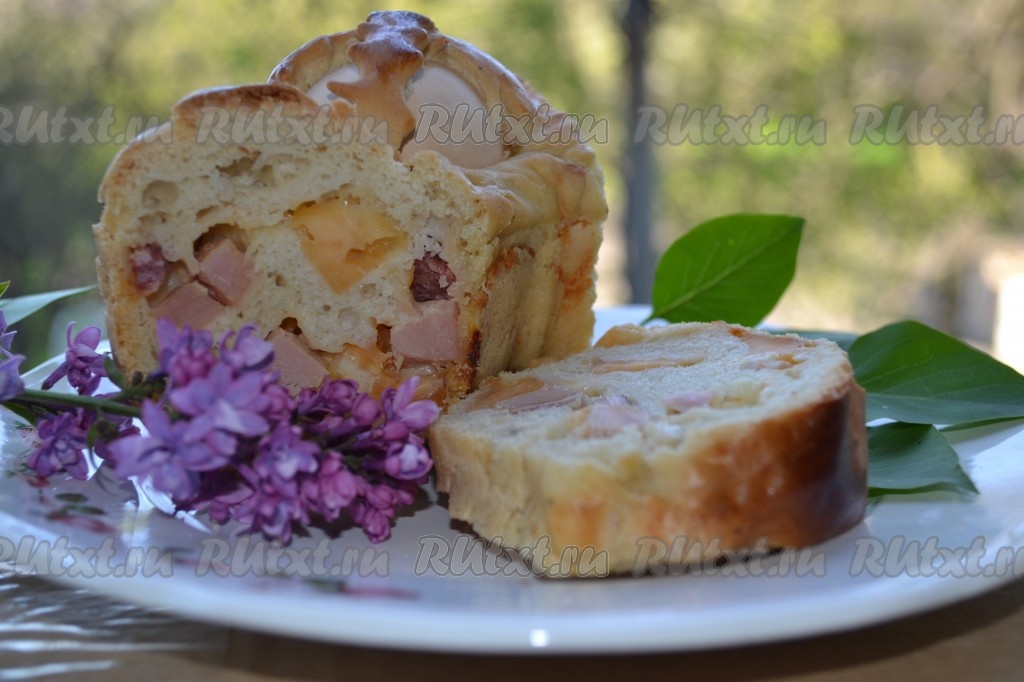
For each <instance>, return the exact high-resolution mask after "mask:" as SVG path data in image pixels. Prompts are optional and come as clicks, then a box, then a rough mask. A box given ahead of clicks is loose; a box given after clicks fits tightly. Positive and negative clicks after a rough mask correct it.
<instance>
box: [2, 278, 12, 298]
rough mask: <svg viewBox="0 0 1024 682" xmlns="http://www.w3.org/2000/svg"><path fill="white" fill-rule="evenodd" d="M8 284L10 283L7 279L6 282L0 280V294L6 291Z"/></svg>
mask: <svg viewBox="0 0 1024 682" xmlns="http://www.w3.org/2000/svg"><path fill="white" fill-rule="evenodd" d="M10 285H11V283H10V282H9V281H8V282H0V296H3V295H4V292H5V291H7V287H9V286H10Z"/></svg>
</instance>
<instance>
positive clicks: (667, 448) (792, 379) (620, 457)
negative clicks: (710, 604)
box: [429, 323, 867, 577]
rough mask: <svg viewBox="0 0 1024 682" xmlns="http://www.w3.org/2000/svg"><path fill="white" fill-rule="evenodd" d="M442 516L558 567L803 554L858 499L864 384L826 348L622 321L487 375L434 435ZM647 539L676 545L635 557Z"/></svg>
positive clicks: (849, 520) (598, 570)
mask: <svg viewBox="0 0 1024 682" xmlns="http://www.w3.org/2000/svg"><path fill="white" fill-rule="evenodd" d="M429 443H430V450H431V453H432V455H433V457H434V463H435V470H436V472H437V487H438V490H439V491H441V492H447V493H448V510H449V513H450V514H451V515H452V517H453V518H457V519H462V520H464V521H468V522H469V523H471V524H472V525H473V527H474V529H475V530H476V531H477V532H478V533H479V534H480V535H481V536H483V537H484V538H487V539H491V538H500V542H501V544H504V545H506V546H508V547H512V548H524V547H525V548H536V547H541V546H543V547H546V548H549V549H550V552H549V553H547V554H546V555H544V556H542V557H540V556H535V557H533V558H534V559H536V560H539V561H540V562H541V564H540V565H538V566H537V567H538V568H539V569H540V570H542V571H543V572H544V573H545V574H547V575H550V576H552V577H557V576H565V575H607V574H609V573H642V572H644V571H646V570H648V569H650V568H652V567H653V566H662V567H663V566H664V565H665V564H668V563H674V564H687V563H693V562H704V561H709V560H715V559H717V558H719V557H721V556H722V555H723V553H725V552H735V551H743V550H751V549H753V548H755V547H758V546H759V542H760V543H761V544H762V545H763V546H765V547H767V548H782V547H790V546H805V545H812V544H817V543H819V542H822V541H824V540H826V539H828V538H830V537H832V536H834V535H837V534H839V533H841V532H843V531H845V530H847V529H849V528H850V527H851V526H854V525H855V524H857V523H858V522H859V521H860V520H861V518H862V517H863V514H864V510H865V505H866V500H867V434H866V427H865V420H864V392H863V390H862V389H861V388H860V387H859V386H857V384H856V382H855V381H854V378H853V371H852V368H851V367H850V364H849V361H848V359H847V357H846V354H845V353H844V352H843V351H842V350H841V349H840V348H839V347H838V346H836V345H835V344H833V343H832V342H830V341H827V340H824V339H820V340H808V339H802V338H800V337H797V336H793V335H786V336H776V335H772V334H770V333H768V332H762V331H756V330H752V329H747V328H744V327H739V326H735V325H728V324H725V323H712V324H703V323H691V324H679V325H668V326H664V327H652V328H642V327H636V326H632V325H628V326H622V327H616V328H613V329H612V330H610V331H609V332H608V333H606V334H605V335H604V336H603V337H602V338H601V339H600V340H599V341H598V342H597V344H596V345H595V347H594V348H592V349H590V350H588V351H585V352H583V353H579V354H577V355H573V356H570V357H568V358H565V359H562V360H559V361H556V362H551V363H546V364H543V365H540V366H537V367H534V368H531V369H527V370H524V371H521V372H514V373H504V374H501V375H499V376H498V377H493V378H491V379H488V380H487V381H486V382H484V384H483V385H482V386H481V388H480V389H479V390H478V391H476V392H474V393H472V394H470V395H469V396H467V397H466V398H464V399H463V400H461V401H460V402H458V403H456V404H455V405H453V406H452V407H450V408H449V410H448V411H447V412H446V413H445V414H443V415H442V416H441V417H440V418H439V419H438V421H437V422H435V424H434V425H433V426H432V427H431V428H430V433H429ZM641 540H646V541H654V540H656V541H661V542H662V543H663V546H664V547H676V546H678V547H686V548H688V549H687V550H686V552H685V553H684V554H680V555H678V556H673V555H670V554H668V553H667V552H665V553H663V554H662V555H660V556H658V555H656V554H655V555H653V556H645V555H644V552H643V551H641Z"/></svg>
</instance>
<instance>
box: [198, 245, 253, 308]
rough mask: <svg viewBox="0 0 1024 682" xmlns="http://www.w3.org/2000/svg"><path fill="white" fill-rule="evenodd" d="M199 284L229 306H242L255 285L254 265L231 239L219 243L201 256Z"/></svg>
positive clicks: (207, 248) (208, 248)
mask: <svg viewBox="0 0 1024 682" xmlns="http://www.w3.org/2000/svg"><path fill="white" fill-rule="evenodd" d="M197 258H198V260H199V281H201V282H202V283H203V284H205V285H206V286H207V287H209V288H210V291H212V292H213V294H214V295H215V296H216V297H217V298H219V299H221V300H222V301H224V302H225V303H227V304H228V305H234V306H237V305H239V304H240V303H241V302H242V300H243V299H244V298H245V294H246V293H247V292H248V291H249V287H251V286H252V277H253V275H252V266H251V265H250V264H249V262H248V261H247V260H245V254H244V253H242V251H240V250H239V248H238V247H237V246H235V243H234V242H233V241H231V240H230V239H221V240H218V241H216V242H214V243H212V244H210V245H208V246H206V247H205V248H203V249H202V250H201V251H200V252H199V254H198V255H197Z"/></svg>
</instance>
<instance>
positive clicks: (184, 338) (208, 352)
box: [156, 319, 217, 386]
mask: <svg viewBox="0 0 1024 682" xmlns="http://www.w3.org/2000/svg"><path fill="white" fill-rule="evenodd" d="M156 340H157V360H158V361H159V363H160V371H161V372H162V373H163V374H164V375H166V376H167V378H168V380H169V382H170V385H171V386H184V385H186V384H188V383H189V382H190V381H192V379H195V378H199V377H205V376H206V374H207V372H209V371H210V368H211V367H213V366H214V364H216V362H217V358H216V357H215V356H214V354H213V335H212V334H211V333H210V332H208V331H202V330H200V331H195V332H193V331H192V329H191V328H189V327H185V328H183V329H180V330H179V329H178V328H177V327H176V326H175V325H174V323H173V322H171V321H170V320H163V319H161V320H158V321H157V323H156Z"/></svg>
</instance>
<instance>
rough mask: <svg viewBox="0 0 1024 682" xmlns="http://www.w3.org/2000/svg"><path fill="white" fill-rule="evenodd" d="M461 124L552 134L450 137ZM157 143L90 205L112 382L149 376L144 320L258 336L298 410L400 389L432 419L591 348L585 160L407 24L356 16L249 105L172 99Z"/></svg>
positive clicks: (590, 162)
mask: <svg viewBox="0 0 1024 682" xmlns="http://www.w3.org/2000/svg"><path fill="white" fill-rule="evenodd" d="M460 109H461V110H462V111H463V112H467V114H468V115H474V112H481V114H480V115H479V116H478V118H479V119H480V120H483V116H482V112H491V111H497V112H501V113H502V115H508V116H514V117H530V118H531V120H533V121H535V122H536V125H538V126H539V129H540V130H543V131H549V132H552V133H555V132H558V133H560V134H551V135H547V136H541V137H539V138H537V139H530V140H518V139H512V140H507V139H506V138H505V137H504V136H502V135H498V136H497V137H495V136H493V135H491V136H486V135H484V136H481V135H470V136H469V138H467V139H459V137H458V136H457V135H455V134H454V133H455V132H457V131H454V129H453V126H454V125H455V122H456V118H455V115H456V114H458V112H459V111H460ZM439 112H440V113H441V114H444V117H447V118H448V119H449V120H448V121H447V122H445V123H444V124H443V125H440V126H439V127H438V126H435V125H434V124H435V123H437V120H436V118H437V115H438V113H439ZM444 117H442V118H444ZM305 125H308V126H314V127H313V129H312V133H315V134H312V133H310V131H309V130H305V129H303V128H302V126H305ZM164 126H165V127H166V128H168V129H169V130H164V131H157V132H156V134H152V135H149V136H146V137H145V138H142V139H139V140H136V141H135V142H133V143H132V144H131V145H129V146H128V147H126V148H125V149H124V150H122V152H121V153H120V154H119V155H118V157H117V159H115V161H114V162H113V163H112V164H111V167H110V169H109V170H108V172H107V175H106V177H105V179H104V182H103V185H102V186H101V189H100V199H101V201H102V202H103V203H104V204H105V208H104V212H103V215H102V217H101V220H100V222H99V224H97V225H96V226H95V228H94V234H95V238H96V243H97V250H98V259H97V270H98V274H99V280H100V288H101V292H102V293H103V295H104V297H105V299H106V301H107V316H108V332H109V334H110V337H111V342H112V344H113V347H114V352H115V355H116V357H117V359H118V361H119V363H120V364H121V365H122V367H123V369H124V370H125V371H127V372H134V371H142V372H146V371H149V370H151V369H153V368H154V366H155V335H154V328H155V322H156V320H157V319H159V318H167V319H170V320H171V321H172V322H174V323H175V324H177V325H179V326H183V325H189V326H192V327H193V328H198V327H202V328H208V329H210V330H211V331H212V332H214V333H215V334H218V333H223V332H224V331H227V330H229V329H233V328H237V327H238V326H239V325H240V324H242V323H252V324H255V325H257V326H258V327H259V328H260V329H261V330H262V331H263V333H264V334H266V335H267V338H269V339H270V340H271V341H272V342H273V343H274V346H275V349H276V351H277V361H278V369H279V370H280V371H281V372H282V375H283V377H284V378H285V380H286V381H287V382H288V383H289V385H291V386H292V387H293V389H295V390H298V389H299V388H300V387H302V386H308V385H315V384H318V383H319V382H320V380H322V379H323V377H325V376H328V375H330V376H335V377H345V378H352V379H355V380H357V381H359V383H360V384H361V385H362V386H363V387H364V389H366V390H370V391H371V392H374V393H379V391H381V390H383V389H384V388H386V387H388V386H395V385H397V384H398V383H399V382H401V381H404V380H405V379H408V378H410V377H412V376H418V377H420V380H421V382H420V393H419V395H418V397H421V398H422V397H430V398H433V399H435V400H437V401H438V402H440V403H442V404H446V403H448V402H451V401H453V400H455V399H457V398H458V397H460V396H462V395H464V394H466V393H467V392H468V391H469V390H471V389H472V388H474V387H476V386H477V385H479V383H480V382H481V381H482V380H483V379H485V378H486V377H488V376H491V375H493V374H495V373H497V372H499V371H502V370H506V369H520V368H524V367H527V366H529V365H530V364H531V363H532V362H533V361H535V360H536V359H538V358H541V357H562V356H565V355H567V354H569V353H572V352H576V351H579V350H582V349H583V348H585V347H586V346H587V345H588V343H589V337H590V334H591V330H592V327H593V313H592V310H591V308H592V304H593V301H594V264H595V261H596V256H597V248H598V246H599V244H600V240H601V223H602V221H603V220H604V218H605V216H606V214H607V206H606V204H605V201H604V196H603V190H602V184H603V177H602V174H601V170H600V168H599V166H598V164H597V162H596V159H595V157H594V153H593V151H592V150H591V149H590V148H589V147H588V146H587V145H586V144H584V143H583V142H581V141H580V140H579V139H578V138H577V136H575V135H568V136H567V135H565V134H564V131H565V130H567V129H568V130H571V129H572V126H571V119H569V118H567V117H566V116H565V115H564V114H562V113H560V112H557V111H554V110H553V109H551V108H550V106H549V105H548V104H547V103H546V102H545V101H544V100H542V99H541V98H540V97H539V96H537V95H536V94H535V93H533V92H532V91H531V90H529V89H528V88H527V87H526V86H525V85H524V84H523V83H522V81H520V80H519V79H518V78H517V77H516V76H514V75H513V74H511V73H510V72H508V71H507V70H506V69H505V68H504V67H502V66H501V65H500V64H498V63H497V62H496V61H494V60H493V59H491V58H490V57H488V56H486V55H485V54H483V53H482V52H480V51H478V50H477V49H475V48H474V47H472V46H470V45H468V44H466V43H463V42H461V41H458V40H456V39H453V38H450V37H448V36H445V35H443V34H441V33H439V32H438V31H437V29H436V28H435V26H434V25H433V23H432V22H431V21H430V20H429V19H427V18H426V17H423V16H420V15H417V14H413V13H409V12H378V13H374V14H371V15H370V17H369V18H368V19H367V21H366V22H364V23H362V24H360V25H359V27H358V28H356V29H355V30H353V31H348V32H345V33H338V34H334V35H329V36H323V37H320V38H317V39H315V40H313V41H311V42H310V43H308V44H307V45H305V46H303V47H301V48H299V49H298V50H296V51H295V52H294V53H292V54H291V55H289V56H288V57H287V58H286V59H285V60H284V61H282V63H281V64H279V65H278V66H277V67H276V68H275V69H274V71H273V73H272V74H271V76H270V79H269V81H268V83H267V84H265V85H246V86H237V87H228V88H219V89H213V90H207V91H201V92H197V93H194V94H192V95H190V96H189V97H187V98H185V99H184V100H182V101H181V102H179V103H178V104H177V105H175V107H174V109H173V111H172V115H171V119H170V120H169V121H168V122H167V123H166V124H164ZM364 126H366V128H365V129H364ZM445 126H447V127H445ZM302 130H305V132H306V134H305V135H303V134H300V132H297V131H302ZM367 130H368V131H369V132H370V133H372V134H363V133H365V132H367ZM438 131H440V133H441V134H438ZM497 131H498V132H499V133H504V132H506V130H505V128H502V127H499V128H498V129H497ZM166 133H170V134H169V135H168V134H166ZM448 133H452V134H451V135H448ZM166 140H170V142H169V143H167V142H162V141H166Z"/></svg>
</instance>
